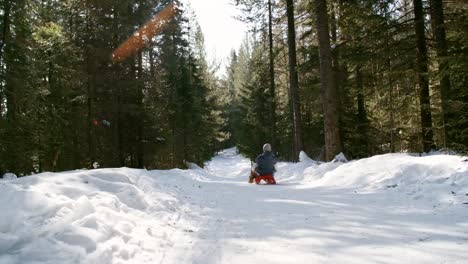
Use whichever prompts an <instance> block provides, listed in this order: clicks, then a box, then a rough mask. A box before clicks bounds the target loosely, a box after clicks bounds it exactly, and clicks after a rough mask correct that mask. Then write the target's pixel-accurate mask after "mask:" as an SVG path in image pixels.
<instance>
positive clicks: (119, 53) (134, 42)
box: [112, 2, 175, 62]
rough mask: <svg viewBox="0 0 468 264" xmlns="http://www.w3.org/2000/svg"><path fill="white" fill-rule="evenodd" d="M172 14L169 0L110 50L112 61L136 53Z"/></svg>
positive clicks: (161, 28) (158, 31)
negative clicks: (115, 47)
mask: <svg viewBox="0 0 468 264" xmlns="http://www.w3.org/2000/svg"><path fill="white" fill-rule="evenodd" d="M174 14H175V9H174V4H173V3H172V2H171V3H170V4H168V5H167V6H166V7H165V8H164V9H163V10H161V11H160V12H159V13H157V14H156V15H155V16H154V17H153V18H152V19H151V20H150V21H149V22H147V23H146V24H145V25H144V26H142V27H141V28H140V29H138V31H137V32H135V33H133V34H132V36H130V37H129V38H128V39H127V40H126V41H125V42H124V43H122V44H121V45H120V46H119V47H118V48H117V49H116V50H114V52H112V61H113V62H122V61H124V60H125V59H127V58H129V57H131V56H133V55H135V54H137V52H138V51H139V50H141V49H142V48H143V47H145V46H146V45H148V43H149V42H150V41H151V39H152V38H153V37H154V36H156V35H157V34H159V33H160V32H161V31H162V30H163V29H164V27H165V26H166V25H167V23H168V22H169V21H170V20H171V19H172V18H173V17H174Z"/></svg>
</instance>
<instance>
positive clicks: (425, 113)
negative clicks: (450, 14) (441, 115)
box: [413, 0, 434, 152]
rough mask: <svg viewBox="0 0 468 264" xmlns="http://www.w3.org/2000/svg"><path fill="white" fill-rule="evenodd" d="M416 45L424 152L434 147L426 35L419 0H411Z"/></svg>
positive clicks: (421, 6)
mask: <svg viewBox="0 0 468 264" xmlns="http://www.w3.org/2000/svg"><path fill="white" fill-rule="evenodd" d="M413 6H414V20H415V31H416V42H417V43H416V45H417V72H418V83H419V100H420V108H421V128H422V141H423V150H424V152H429V151H430V150H431V149H432V148H434V139H433V132H432V115H431V101H430V95H429V72H428V62H427V47H426V36H425V33H424V12H423V5H422V1H421V0H413Z"/></svg>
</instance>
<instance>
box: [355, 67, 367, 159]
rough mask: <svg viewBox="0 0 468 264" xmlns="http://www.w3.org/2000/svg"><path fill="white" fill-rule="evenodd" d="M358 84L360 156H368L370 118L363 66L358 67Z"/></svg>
mask: <svg viewBox="0 0 468 264" xmlns="http://www.w3.org/2000/svg"><path fill="white" fill-rule="evenodd" d="M356 85H357V89H358V96H357V109H358V125H357V127H358V133H359V135H358V138H359V140H358V144H359V149H360V150H361V151H360V153H359V155H360V158H364V157H367V156H368V155H369V140H368V120H367V111H366V104H365V96H364V82H363V79H362V72H361V66H360V65H359V66H357V67H356Z"/></svg>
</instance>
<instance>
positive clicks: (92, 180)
mask: <svg viewBox="0 0 468 264" xmlns="http://www.w3.org/2000/svg"><path fill="white" fill-rule="evenodd" d="M158 174H160V175H158ZM167 174H170V176H174V175H177V174H178V172H176V171H172V172H167ZM158 176H159V177H158ZM168 176H169V175H164V173H158V172H153V173H150V172H146V171H143V170H131V169H124V168H122V169H103V170H92V171H71V172H64V173H57V174H53V173H43V174H39V175H35V176H31V177H26V178H21V179H18V180H16V181H13V182H7V183H4V184H0V212H2V219H1V221H0V263H1V264H15V263H18V264H19V263H101V264H103V263H127V261H129V260H132V262H133V263H159V261H160V260H161V259H162V258H163V256H164V252H165V251H166V250H165V249H166V248H168V247H170V245H169V244H168V243H169V239H168V237H169V236H171V235H172V234H173V233H175V232H177V230H180V229H181V228H182V227H183V226H184V225H185V224H184V223H183V222H180V221H179V220H178V219H179V218H180V214H181V212H182V211H183V210H184V204H182V203H180V202H179V201H178V199H177V197H176V196H175V195H174V194H171V189H172V187H170V186H165V185H164V184H163V183H158V182H157V180H156V178H160V179H163V178H166V177H168ZM164 187H166V189H165V190H164V191H163V190H161V189H162V188H164ZM181 226H182V227H181Z"/></svg>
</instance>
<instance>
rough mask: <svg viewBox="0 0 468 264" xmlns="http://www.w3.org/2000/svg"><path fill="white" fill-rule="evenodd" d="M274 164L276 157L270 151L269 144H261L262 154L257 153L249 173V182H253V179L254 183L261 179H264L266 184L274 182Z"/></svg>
mask: <svg viewBox="0 0 468 264" xmlns="http://www.w3.org/2000/svg"><path fill="white" fill-rule="evenodd" d="M275 164H276V157H275V155H273V153H272V152H271V145H270V144H268V143H267V144H265V145H263V154H260V155H258V157H257V159H256V160H255V164H254V166H253V168H252V171H251V173H250V178H249V183H253V181H254V180H255V183H256V184H259V183H260V181H261V180H264V181H265V182H266V183H267V184H276V181H275V177H274V176H273V173H275V171H276V170H275Z"/></svg>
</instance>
